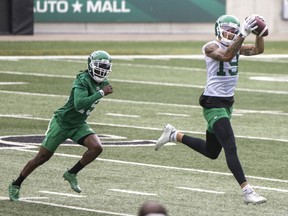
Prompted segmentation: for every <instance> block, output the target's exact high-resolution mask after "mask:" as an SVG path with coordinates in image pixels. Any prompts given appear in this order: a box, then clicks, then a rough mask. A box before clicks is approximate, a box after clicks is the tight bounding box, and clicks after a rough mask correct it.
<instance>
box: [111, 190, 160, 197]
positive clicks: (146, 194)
mask: <svg viewBox="0 0 288 216" xmlns="http://www.w3.org/2000/svg"><path fill="white" fill-rule="evenodd" d="M108 190H110V191H115V192H121V193H129V194H136V195H145V196H157V194H155V193H146V192H139V191H131V190H121V189H108Z"/></svg>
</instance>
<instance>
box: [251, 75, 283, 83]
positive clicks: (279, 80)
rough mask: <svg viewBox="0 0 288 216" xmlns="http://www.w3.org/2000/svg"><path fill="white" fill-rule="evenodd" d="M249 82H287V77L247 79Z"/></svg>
mask: <svg viewBox="0 0 288 216" xmlns="http://www.w3.org/2000/svg"><path fill="white" fill-rule="evenodd" d="M249 79H251V80H260V81H269V82H288V77H287V76H282V77H260V76H257V77H249Z"/></svg>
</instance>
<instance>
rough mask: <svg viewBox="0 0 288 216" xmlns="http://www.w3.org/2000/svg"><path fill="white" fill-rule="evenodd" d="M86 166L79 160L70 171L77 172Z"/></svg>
mask: <svg viewBox="0 0 288 216" xmlns="http://www.w3.org/2000/svg"><path fill="white" fill-rule="evenodd" d="M83 168H84V166H83V165H82V164H81V163H80V161H78V163H77V164H75V166H74V167H72V168H71V169H70V170H68V172H69V173H71V174H72V173H73V174H77V173H78V172H79V171H80V170H81V169H83Z"/></svg>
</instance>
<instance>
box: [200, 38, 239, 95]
mask: <svg viewBox="0 0 288 216" xmlns="http://www.w3.org/2000/svg"><path fill="white" fill-rule="evenodd" d="M211 43H214V44H217V45H218V46H219V47H221V48H223V49H227V47H226V46H224V45H223V44H221V43H220V42H218V41H216V40H214V41H210V42H208V43H206V44H205V45H204V46H203V48H202V52H203V53H204V55H205V51H204V49H205V46H207V45H208V44H211ZM238 59H239V53H238V54H237V55H236V56H235V57H234V58H233V59H232V61H231V62H221V61H216V60H214V59H212V58H210V57H208V56H206V55H205V61H206V70H207V84H206V86H205V90H204V93H203V95H206V96H213V97H231V96H233V95H234V90H235V87H236V84H237V81H238Z"/></svg>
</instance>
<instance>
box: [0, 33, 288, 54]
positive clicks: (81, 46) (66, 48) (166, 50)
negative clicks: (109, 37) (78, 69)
mask: <svg viewBox="0 0 288 216" xmlns="http://www.w3.org/2000/svg"><path fill="white" fill-rule="evenodd" d="M211 39H214V38H213V37H212V38H211ZM246 43H253V41H248V42H246ZM204 44H205V41H178V42H177V41H176V42H163V41H155V42H144V41H141V42H139V41H137V42H115V41H87V42H80V41H73V42H71V41H28V42H27V41H0V55H87V53H90V52H91V50H93V49H95V48H97V49H104V50H107V51H109V53H110V54H113V55H116V54H117V55H119V54H122V55H123V54H125V55H140V54H162V55H163V54H174V55H175V54H188V55H191V54H201V47H202V46H203V45H204ZM287 52H288V41H268V42H266V43H265V53H267V54H271V53H276V54H287Z"/></svg>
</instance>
